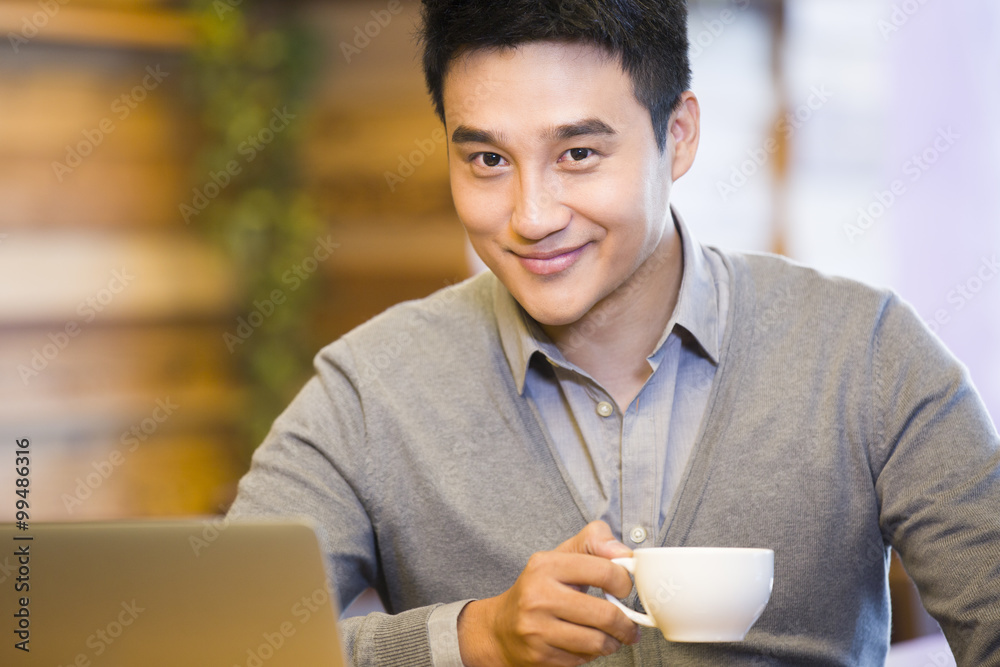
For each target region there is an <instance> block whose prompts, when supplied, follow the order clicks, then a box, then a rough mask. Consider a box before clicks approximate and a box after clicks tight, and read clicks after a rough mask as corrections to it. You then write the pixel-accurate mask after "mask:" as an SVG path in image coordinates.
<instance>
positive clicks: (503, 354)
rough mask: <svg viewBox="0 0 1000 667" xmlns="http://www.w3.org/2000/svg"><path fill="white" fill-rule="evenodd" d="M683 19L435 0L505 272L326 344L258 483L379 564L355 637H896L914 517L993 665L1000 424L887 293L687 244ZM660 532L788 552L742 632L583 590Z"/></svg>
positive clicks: (493, 658)
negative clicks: (675, 201) (649, 618)
mask: <svg viewBox="0 0 1000 667" xmlns="http://www.w3.org/2000/svg"><path fill="white" fill-rule="evenodd" d="M685 24H686V9H685V6H684V3H683V2H682V1H680V0H661V1H659V2H650V1H649V0H619V1H616V2H600V1H597V0H594V1H590V0H580V1H579V2H577V1H570V0H566V1H564V2H563V3H561V4H558V3H554V2H552V3H550V2H538V1H537V0H514V1H511V2H504V3H491V2H485V1H472V2H445V1H437V0H425V2H424V33H423V41H424V48H425V55H424V68H425V73H426V76H427V81H428V87H429V89H430V92H431V96H432V99H433V100H434V104H435V107H436V109H437V111H438V113H439V115H440V116H441V117H442V120H443V121H444V123H445V129H446V134H447V137H448V155H449V169H450V177H451V184H452V191H453V194H454V200H455V207H456V210H457V212H458V216H459V218H460V219H461V221H462V223H463V225H464V226H465V228H466V230H467V231H468V234H469V238H470V239H471V241H472V244H473V246H474V247H475V249H476V251H477V253H478V254H479V256H480V257H481V258H482V259H483V261H484V262H485V263H486V264H487V266H488V267H489V268H490V269H491V273H488V274H485V275H482V276H479V277H477V278H474V279H472V280H470V281H467V282H465V283H463V284H461V285H458V286H455V287H452V288H449V289H446V290H442V291H441V292H438V293H437V294H435V295H432V296H431V297H428V298H427V299H425V300H423V301H418V302H413V303H408V304H403V305H401V306H397V307H395V308H393V309H390V310H389V311H387V312H386V313H384V314H382V315H380V316H379V317H377V318H375V319H373V320H372V321H370V322H368V323H366V324H365V325H363V326H362V327H359V328H358V329H356V330H355V331H353V332H351V333H349V334H347V335H346V336H344V337H343V338H342V339H341V340H339V341H337V342H335V343H333V344H332V345H330V346H328V347H327V348H325V349H324V350H323V351H322V352H321V353H320V354H319V356H318V357H317V360H316V369H317V376H316V377H315V378H314V379H313V380H312V381H310V382H309V383H308V384H307V386H306V387H305V388H304V389H303V391H302V393H301V394H300V395H299V397H298V398H296V400H295V402H294V403H293V404H292V405H291V406H290V407H289V408H288V410H287V411H286V412H285V413H284V414H283V415H282V416H281V417H280V418H279V419H278V420H277V421H276V423H275V426H274V429H273V430H272V433H271V434H270V435H269V437H268V439H267V441H266V442H265V443H264V445H263V446H262V447H261V448H260V450H258V452H257V453H256V455H255V457H254V464H253V468H252V470H251V471H250V473H248V475H247V476H246V477H245V478H244V479H243V480H242V482H241V485H240V492H239V496H238V498H237V501H236V503H235V505H234V508H233V513H234V514H236V515H250V514H275V513H282V514H307V515H310V516H313V517H315V518H316V519H317V521H318V522H319V523H320V525H321V526H322V527H323V529H324V537H323V541H324V547H325V548H326V550H327V552H328V554H329V558H330V568H331V572H332V574H333V577H334V584H335V586H336V588H337V591H338V593H339V594H340V596H341V602H342V603H346V602H349V601H350V600H351V599H353V597H354V596H356V595H357V594H358V593H359V592H360V591H361V590H363V589H364V588H366V587H368V586H373V587H374V588H375V589H376V590H377V591H378V592H379V595H380V597H381V598H382V600H383V602H384V603H385V605H386V608H387V610H388V611H389V613H388V614H371V615H369V616H367V617H364V618H357V619H350V620H348V621H345V622H343V623H342V625H341V631H342V634H343V635H344V638H345V641H346V643H347V646H348V649H349V652H350V658H351V660H353V662H354V663H355V664H358V665H424V664H426V665H430V664H434V665H461V664H465V665H468V666H469V667H475V666H477V665H505V664H529V665H536V664H537V665H542V664H544V665H577V664H582V663H584V662H588V661H590V660H594V659H597V660H598V663H595V664H608V665H633V664H643V665H659V664H685V665H719V664H762V663H763V664H788V665H801V664H817V665H819V664H826V665H869V664H881V662H884V659H885V655H886V650H887V644H888V623H889V608H888V593H887V585H886V572H887V565H888V560H887V555H888V552H887V547H888V546H889V545H891V546H893V547H895V548H897V549H898V550H899V551H900V553H901V555H902V557H903V559H904V562H905V563H906V565H907V568H908V570H909V571H910V574H911V575H912V576H913V577H914V579H915V580H916V582H917V584H918V585H919V586H920V588H921V592H922V594H923V596H924V602H925V604H926V606H927V608H928V609H929V610H930V611H931V613H933V614H934V615H935V616H936V617H937V618H938V619H939V621H940V622H941V624H942V626H943V628H944V629H945V632H946V633H947V635H948V638H949V640H950V642H951V644H952V647H953V649H954V651H955V653H956V656H957V657H958V659H959V662H960V664H963V665H973V664H975V665H983V664H1000V630H998V628H1000V511H998V510H1000V438H998V436H997V432H996V429H995V428H994V426H993V425H992V424H991V422H990V420H989V418H988V416H987V414H986V412H985V410H984V408H983V406H982V403H981V402H980V401H979V399H978V397H977V396H976V394H975V391H974V389H973V388H972V386H971V382H970V380H969V378H968V376H967V374H966V372H965V371H964V369H963V368H962V367H961V366H960V365H959V364H958V363H957V362H956V361H955V360H954V359H953V358H952V357H951V356H950V355H949V354H948V353H947V352H946V351H945V350H944V349H943V348H942V346H941V345H940V344H939V343H938V341H937V340H936V339H934V338H933V336H931V335H930V334H929V332H927V330H926V328H925V327H924V326H923V325H922V323H921V322H920V321H919V319H918V318H917V317H916V316H915V315H914V313H913V312H912V311H911V310H910V309H909V308H908V307H907V306H906V305H905V304H902V303H901V302H900V301H899V299H898V298H897V297H895V296H894V295H893V294H891V293H888V292H885V291H877V290H874V289H871V288H868V287H865V286H863V285H860V284H857V283H854V282H851V281H847V280H841V279H835V278H830V277H826V276H823V275H820V274H818V273H816V272H813V271H810V270H808V269H805V268H802V267H798V266H795V265H793V264H791V263H789V262H787V261H785V260H782V259H779V258H775V257H769V256H753V255H740V254H730V253H723V252H721V251H718V250H715V249H710V248H706V247H703V246H701V245H699V244H698V243H697V242H696V241H695V240H694V238H693V236H692V234H691V232H690V230H689V229H688V228H687V227H686V226H685V224H684V223H683V221H682V220H681V218H680V217H679V216H678V215H677V214H676V212H674V211H672V209H671V208H670V203H669V201H670V190H671V187H672V184H673V182H674V181H675V180H677V179H678V178H680V177H681V176H683V175H684V173H685V172H686V171H687V170H688V169H689V168H690V166H691V164H692V162H693V160H694V157H695V153H696V151H697V147H698V138H699V107H698V102H697V99H696V97H695V96H694V94H693V93H691V92H690V91H689V90H688V87H689V76H690V75H689V68H688V63H687V40H686V32H685ZM390 347H392V349H394V350H395V351H397V352H398V354H396V355H393V356H394V359H395V360H394V361H393V363H392V364H390V365H389V366H387V367H384V368H381V369H376V367H375V366H374V365H372V364H371V363H370V361H371V360H372V359H374V358H377V357H379V355H384V354H385V352H386V350H387V349H389V348H390ZM383 366H384V364H383ZM650 546H734V547H737V546H739V547H764V548H769V549H773V550H774V551H775V583H774V591H773V594H772V597H771V601H770V603H769V604H768V606H767V608H766V610H765V612H764V614H763V616H761V618H760V620H759V621H758V622H757V623H756V625H755V626H754V627H753V629H752V630H751V632H750V634H749V635H748V636H747V638H746V640H745V641H744V642H737V643H725V644H680V643H670V642H667V641H665V640H664V639H663V637H662V635H660V633H659V632H658V631H656V630H646V631H644V632H643V633H642V635H641V637H640V635H639V633H638V631H637V628H636V627H635V626H634V625H633V624H632V623H631V622H630V621H628V620H627V619H626V618H625V616H624V615H623V614H621V612H619V611H618V610H617V609H615V608H614V607H613V606H612V605H611V604H610V603H609V602H607V601H606V600H604V599H602V598H600V597H597V596H595V595H591V594H589V593H594V592H599V589H603V590H606V591H608V592H610V593H611V594H613V595H617V596H620V597H625V596H626V595H628V594H629V591H630V589H631V582H630V580H629V578H628V576H627V574H626V573H625V571H624V569H623V568H620V567H619V566H617V565H614V564H613V563H611V561H610V560H609V559H610V558H613V557H615V556H619V555H627V554H628V553H629V552H630V550H631V549H633V548H638V547H650ZM588 589H590V590H589V593H588ZM631 601H632V603H633V604H634V595H633V598H631Z"/></svg>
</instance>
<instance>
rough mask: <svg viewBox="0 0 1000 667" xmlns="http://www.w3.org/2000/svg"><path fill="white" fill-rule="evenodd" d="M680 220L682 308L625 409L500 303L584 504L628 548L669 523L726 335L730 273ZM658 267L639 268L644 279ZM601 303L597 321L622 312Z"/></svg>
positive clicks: (510, 343)
mask: <svg viewBox="0 0 1000 667" xmlns="http://www.w3.org/2000/svg"><path fill="white" fill-rule="evenodd" d="M674 220H675V226H676V228H677V231H678V233H679V234H680V237H681V245H682V252H683V261H684V269H683V274H682V278H681V287H680V293H679V295H678V299H677V305H676V307H675V308H674V312H673V314H672V316H671V318H670V321H669V322H668V323H667V326H666V328H665V329H664V332H663V335H662V336H661V338H660V340H659V341H658V342H657V344H656V346H655V348H654V350H653V352H652V353H651V354H650V355H649V356H648V357H647V361H648V362H649V366H650V369H652V374H651V375H650V376H649V378H648V379H647V380H646V383H645V384H644V385H643V387H642V389H641V390H640V391H639V393H638V395H637V396H636V397H635V399H634V400H633V401H632V403H631V404H630V405H628V406H623V409H624V413H623V412H622V409H619V407H618V406H616V405H615V402H614V399H613V398H612V397H611V395H610V394H609V393H608V391H607V390H606V389H605V388H604V387H602V386H601V384H600V383H599V382H597V381H595V380H594V379H593V378H592V377H591V376H590V375H588V374H587V372H586V371H584V370H583V369H581V368H579V367H578V366H576V365H574V364H572V363H570V362H569V361H567V360H566V358H565V356H564V355H563V354H562V352H561V351H560V350H559V348H557V347H556V346H555V344H554V343H552V341H551V340H550V339H549V338H548V337H547V336H546V335H545V333H544V332H543V331H542V329H541V327H540V326H539V325H538V323H537V322H535V321H534V320H532V319H531V317H530V316H529V315H528V314H527V313H526V312H525V311H524V310H523V309H522V308H521V307H520V305H519V304H518V303H517V302H516V301H515V300H514V298H513V297H512V296H511V295H510V293H509V292H507V291H506V289H503V288H502V287H501V288H499V289H498V293H497V294H496V299H495V310H496V315H497V321H498V323H499V328H500V339H501V343H502V345H503V349H504V354H505V355H506V357H507V361H508V362H509V363H510V367H511V372H512V373H513V375H514V379H515V381H516V383H517V388H518V391H519V392H520V393H521V394H522V395H523V396H525V397H527V398H528V399H529V400H531V401H532V402H533V403H534V405H535V406H536V408H537V410H538V413H539V415H540V417H541V420H542V422H543V423H544V425H545V427H546V429H547V431H548V433H549V436H550V438H551V441H552V444H553V446H554V448H555V450H556V453H557V455H558V459H559V461H560V462H561V464H562V467H563V473H564V475H565V476H566V477H567V478H568V482H569V483H570V486H571V488H572V489H573V490H574V491H575V492H576V496H577V502H578V503H579V504H580V505H581V509H583V510H584V512H585V514H586V516H587V517H588V519H590V520H594V519H603V520H604V521H606V522H607V523H608V524H609V525H610V526H611V529H612V531H613V532H614V533H615V535H616V536H617V537H619V538H622V541H623V542H625V544H626V545H628V546H629V547H637V546H652V545H653V544H654V543H655V541H656V538H657V535H658V534H659V532H660V530H661V528H662V527H663V520H664V517H665V516H666V515H667V510H668V508H669V504H670V502H671V500H672V499H673V497H674V492H675V491H676V489H677V486H678V484H679V482H680V480H681V477H682V476H683V473H684V468H685V466H686V464H687V460H688V456H689V454H690V452H691V448H692V446H693V445H694V442H695V439H696V438H697V436H698V431H699V429H700V427H701V422H702V417H703V416H704V413H705V407H706V405H707V403H708V396H709V392H710V390H711V386H712V381H713V380H714V379H715V370H716V366H717V364H718V360H719V346H720V345H721V343H722V337H723V334H724V333H725V332H724V327H725V317H724V313H726V312H727V308H728V302H729V274H728V272H727V271H726V269H725V266H724V265H723V264H722V261H721V260H720V259H719V258H718V256H717V255H716V254H715V253H710V252H706V251H705V250H704V249H703V248H702V246H701V245H699V244H698V243H697V242H696V241H695V239H694V237H693V236H692V235H691V233H690V231H689V230H688V229H687V227H686V226H685V224H684V222H683V221H682V220H681V218H680V216H679V215H677V213H676V212H674ZM661 261H664V260H661ZM653 268H655V267H649V266H648V265H644V266H643V267H640V269H639V272H640V273H639V275H638V276H637V278H638V280H639V281H641V280H642V279H643V277H644V276H643V272H645V274H646V276H649V275H650V274H651V273H652V272H653V271H652V269H653ZM646 279H647V280H648V279H649V278H648V277H647V278H646ZM626 289H627V288H626ZM666 298H667V295H666V294H665V295H664V299H666ZM601 307H602V306H600V305H599V306H598V308H601ZM603 307H604V308H606V309H607V310H606V311H605V312H604V313H601V312H600V311H595V312H594V314H595V315H596V316H597V317H602V316H603V317H604V318H614V317H615V316H616V313H615V312H613V311H614V309H615V306H614V305H606V306H603ZM567 344H568V345H574V344H577V342H576V341H575V340H573V339H571V340H569V341H568V343H567Z"/></svg>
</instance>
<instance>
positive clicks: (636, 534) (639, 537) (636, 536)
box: [629, 526, 646, 544]
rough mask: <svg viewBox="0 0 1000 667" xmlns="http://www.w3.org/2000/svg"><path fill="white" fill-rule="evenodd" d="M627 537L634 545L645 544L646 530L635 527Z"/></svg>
mask: <svg viewBox="0 0 1000 667" xmlns="http://www.w3.org/2000/svg"><path fill="white" fill-rule="evenodd" d="M629 537H631V538H632V541H633V542H635V543H636V544H639V543H641V542H645V541H646V529H645V528H643V527H642V526H636V527H635V528H633V529H632V532H631V533H629Z"/></svg>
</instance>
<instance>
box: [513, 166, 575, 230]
mask: <svg viewBox="0 0 1000 667" xmlns="http://www.w3.org/2000/svg"><path fill="white" fill-rule="evenodd" d="M515 197H516V201H515V204H514V210H513V212H512V213H511V228H512V229H513V231H514V232H515V233H516V234H518V236H520V237H522V238H525V239H529V240H531V241H539V240H541V239H543V238H545V237H546V236H549V235H550V234H554V233H555V232H558V231H560V230H562V229H565V227H566V226H567V225H568V224H569V221H570V218H571V215H572V214H571V212H570V210H569V208H568V207H566V206H564V205H563V204H562V203H561V197H560V188H559V185H558V183H557V182H552V181H550V180H549V179H546V178H545V177H544V175H543V174H538V175H535V174H526V173H523V172H522V174H521V175H520V178H519V179H518V185H517V192H516V193H515Z"/></svg>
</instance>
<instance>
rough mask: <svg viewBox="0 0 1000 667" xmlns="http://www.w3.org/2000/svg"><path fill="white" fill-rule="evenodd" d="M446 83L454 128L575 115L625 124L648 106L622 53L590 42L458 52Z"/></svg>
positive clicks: (559, 120)
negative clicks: (637, 91) (641, 101)
mask: <svg viewBox="0 0 1000 667" xmlns="http://www.w3.org/2000/svg"><path fill="white" fill-rule="evenodd" d="M443 83H444V86H443V87H444V90H443V92H444V108H445V122H446V125H447V127H448V128H449V130H450V129H452V128H454V127H456V126H457V125H459V124H466V125H469V124H472V125H476V126H501V125H502V126H506V125H508V124H511V123H513V124H517V122H518V121H528V120H530V121H532V122H535V123H549V124H559V123H564V122H566V121H567V120H572V119H574V118H601V119H602V120H605V121H606V122H609V123H616V122H617V123H623V122H629V121H631V120H634V115H635V114H636V112H637V111H639V112H640V113H645V108H644V107H641V105H639V103H638V101H637V100H636V99H635V95H634V92H633V87H632V80H631V78H630V77H629V76H628V74H626V73H625V72H624V70H623V69H622V67H621V64H620V62H619V60H618V59H617V58H616V57H615V56H613V55H611V54H609V53H608V52H607V51H605V50H604V49H602V48H600V47H598V46H593V45H589V44H581V43H567V42H530V43H527V44H522V45H520V46H518V47H515V48H504V49H493V48H491V49H478V50H472V51H467V52H465V53H463V54H461V55H459V56H458V57H456V58H455V60H454V61H453V62H452V64H451V66H450V67H449V68H448V72H447V74H446V75H445V78H444V82H443ZM647 116H648V114H647Z"/></svg>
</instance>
